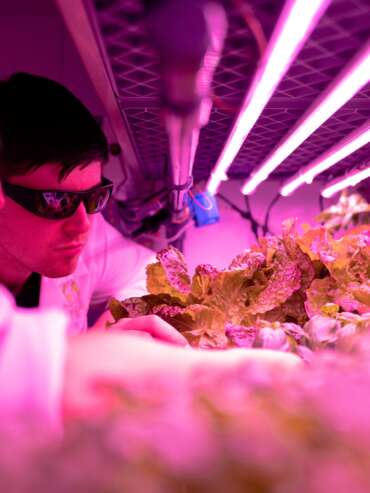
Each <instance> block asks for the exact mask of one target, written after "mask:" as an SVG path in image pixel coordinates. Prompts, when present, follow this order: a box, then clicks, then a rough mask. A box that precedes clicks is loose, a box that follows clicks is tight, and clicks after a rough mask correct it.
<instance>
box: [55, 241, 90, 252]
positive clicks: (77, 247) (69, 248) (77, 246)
mask: <svg viewBox="0 0 370 493" xmlns="http://www.w3.org/2000/svg"><path fill="white" fill-rule="evenodd" d="M84 246H85V244H84V243H70V244H68V245H63V246H59V247H58V248H56V250H57V251H59V252H64V253H79V252H80V251H81V250H82V249H83V248H84Z"/></svg>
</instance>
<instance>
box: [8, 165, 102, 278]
mask: <svg viewBox="0 0 370 493" xmlns="http://www.w3.org/2000/svg"><path fill="white" fill-rule="evenodd" d="M59 172H60V169H59V167H58V166H56V165H53V164H45V165H43V166H41V167H40V168H38V169H36V170H34V171H32V172H31V173H29V174H27V175H23V176H13V177H11V178H9V179H8V180H7V181H8V182H9V183H13V184H15V185H20V186H22V187H26V188H32V189H41V190H42V189H44V190H45V189H46V190H48V189H50V190H61V191H63V190H64V191H66V190H67V191H84V190H87V189H90V188H93V187H95V186H97V185H99V184H100V183H101V164H100V162H97V161H96V162H92V163H90V164H89V165H88V166H87V167H85V168H84V169H81V168H76V169H74V170H73V171H72V172H71V173H70V174H69V175H68V176H67V177H66V178H64V179H63V180H62V181H59ZM2 203H3V207H1V205H2ZM92 220H93V215H90V214H87V213H86V210H85V206H84V205H83V203H81V204H80V205H79V207H78V209H77V211H76V212H75V214H74V215H73V216H71V217H69V218H65V219H60V220H52V219H44V218H42V217H38V216H36V215H35V214H33V213H31V212H29V211H27V210H26V209H24V208H23V207H21V206H20V205H18V204H17V203H16V202H14V201H13V200H12V199H10V198H9V197H7V196H6V195H4V193H3V192H2V191H1V190H0V231H1V234H0V254H1V252H3V253H4V254H5V255H6V257H7V258H9V260H10V262H11V263H13V262H14V266H16V265H17V264H18V266H19V268H22V270H28V271H30V272H38V273H40V274H42V275H44V276H47V277H63V276H66V275H69V274H71V273H72V272H73V271H74V270H75V268H76V265H77V261H78V258H79V255H80V254H81V252H82V250H83V247H84V245H85V243H86V241H87V238H88V234H89V230H90V225H91V221H92Z"/></svg>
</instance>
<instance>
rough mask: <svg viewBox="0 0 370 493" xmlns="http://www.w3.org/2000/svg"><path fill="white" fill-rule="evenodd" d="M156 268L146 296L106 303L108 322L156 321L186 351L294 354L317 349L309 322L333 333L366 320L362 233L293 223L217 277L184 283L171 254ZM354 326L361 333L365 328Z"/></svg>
mask: <svg viewBox="0 0 370 493" xmlns="http://www.w3.org/2000/svg"><path fill="white" fill-rule="evenodd" d="M157 260H158V261H157V262H156V263H154V264H151V265H149V266H148V268H147V288H148V292H149V294H148V295H146V296H142V297H139V298H129V299H126V300H123V301H118V300H115V299H112V300H111V302H110V310H111V312H112V314H113V317H114V319H115V321H118V320H119V319H120V318H124V317H136V316H140V315H148V314H156V315H158V316H159V317H161V318H162V319H163V320H165V321H167V322H168V323H170V324H171V325H173V326H174V327H175V328H176V329H177V330H179V331H180V332H181V333H182V334H183V335H184V336H185V337H186V338H187V340H188V341H189V342H190V344H191V345H192V346H194V347H201V348H214V349H226V348H228V347H233V346H239V347H240V346H242V347H268V348H272V349H282V350H286V351H293V352H298V353H301V352H302V348H304V347H308V348H311V349H315V348H317V347H321V346H322V345H323V343H320V344H318V343H317V341H316V340H315V337H314V336H313V334H316V333H317V330H313V331H312V330H310V327H311V326H308V325H307V324H308V323H309V321H310V319H312V318H313V317H316V316H319V317H321V318H320V320H321V321H322V323H323V324H324V322H323V319H325V318H329V319H330V320H333V321H334V322H335V324H334V325H335V327H336V328H337V329H336V330H339V329H340V328H341V327H342V325H343V324H342V322H341V321H340V320H339V318H338V317H340V314H341V313H350V314H351V313H352V314H355V315H357V316H358V317H360V319H361V316H362V315H364V314H366V313H368V312H370V236H369V235H368V234H366V233H362V234H354V235H347V236H345V237H343V238H341V239H335V238H333V236H332V235H331V234H330V232H329V231H328V230H327V229H326V228H323V227H319V228H315V229H308V230H306V231H305V232H304V233H303V234H298V233H297V230H296V224H295V222H294V221H293V220H287V221H285V222H284V223H283V227H282V235H281V237H276V236H267V237H264V238H260V239H259V242H258V244H257V245H255V246H253V247H252V248H250V249H247V250H245V251H244V252H242V253H241V254H240V255H238V256H237V257H236V258H235V259H234V260H233V261H232V262H231V263H230V265H229V266H228V267H227V268H226V269H223V270H218V269H216V268H215V267H213V266H211V265H207V264H202V265H199V266H198V267H197V268H196V269H195V273H194V275H193V276H192V277H190V275H189V271H188V268H187V266H186V262H185V259H184V256H183V255H182V253H181V252H179V251H178V250H176V249H175V248H173V247H168V248H166V249H165V250H162V251H161V252H159V253H158V254H157ZM342 318H343V317H342ZM361 320H362V319H361ZM337 322H338V323H337ZM356 324H357V325H356V327H357V326H358V327H361V329H362V328H363V326H366V327H367V326H368V324H369V321H368V319H366V322H365V323H364V324H362V322H361V323H359V322H358V323H357V322H356ZM311 325H312V324H311ZM324 325H325V324H324ZM344 325H345V324H344Z"/></svg>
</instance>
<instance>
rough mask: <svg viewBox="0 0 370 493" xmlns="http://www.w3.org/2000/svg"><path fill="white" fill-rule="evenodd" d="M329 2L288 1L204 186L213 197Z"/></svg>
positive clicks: (312, 0) (315, 0)
mask: <svg viewBox="0 0 370 493" xmlns="http://www.w3.org/2000/svg"><path fill="white" fill-rule="evenodd" d="M330 1H331V0H310V1H309V2H308V1H307V0H288V1H287V2H286V4H285V6H284V9H283V12H282V14H281V15H280V17H279V20H278V22H277V25H276V28H275V30H274V32H273V34H272V36H271V40H270V42H269V44H268V46H267V49H266V52H265V54H264V57H263V59H262V61H261V63H260V65H259V68H258V69H257V71H256V73H255V76H254V78H253V81H252V83H251V86H250V89H249V91H248V92H247V95H246V97H245V99H244V102H243V104H242V108H241V111H240V113H239V115H238V118H237V120H236V122H235V125H234V127H233V128H232V130H231V132H230V135H229V137H228V139H227V141H226V144H225V146H224V148H223V150H222V152H221V154H220V157H219V159H218V161H217V163H216V166H215V169H214V171H213V173H212V175H211V177H210V179H209V181H208V183H207V190H208V192H210V193H212V194H215V193H216V192H217V188H218V186H219V184H220V182H221V181H222V180H226V179H227V177H226V171H227V170H228V168H229V167H230V165H231V163H232V162H233V160H234V158H235V156H236V155H237V153H238V152H239V150H240V148H241V146H242V145H243V142H244V140H245V139H246V137H247V135H248V134H249V132H250V131H251V129H252V128H253V126H254V124H255V123H256V121H257V119H258V118H259V116H260V115H261V113H262V111H263V109H264V107H265V106H266V104H267V103H268V101H269V99H270V98H271V96H272V94H273V93H274V91H275V89H276V87H277V86H278V84H279V83H280V81H281V79H282V78H283V77H284V75H285V73H286V71H287V70H288V68H289V67H290V65H291V64H292V62H293V61H294V59H295V58H296V56H297V54H298V52H299V51H300V49H301V48H302V47H303V44H304V42H305V40H306V39H307V38H308V36H309V35H310V33H311V31H312V30H313V28H314V27H315V25H316V24H317V22H318V20H319V19H320V17H321V15H322V14H323V13H324V11H325V9H326V8H327V7H328V5H329V3H330Z"/></svg>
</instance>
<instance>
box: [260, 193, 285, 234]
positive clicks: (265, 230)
mask: <svg viewBox="0 0 370 493" xmlns="http://www.w3.org/2000/svg"><path fill="white" fill-rule="evenodd" d="M280 198H281V195H280V193H277V194H276V195H275V197H274V198H273V199H272V200H271V202H270V204H269V206H268V207H267V210H266V213H265V220H264V222H263V226H262V233H263V234H264V235H265V234H266V233H271V231H270V228H269V221H270V213H271V210H272V208H273V207H274V205H275V204H276V203H277V202H278V200H279V199H280Z"/></svg>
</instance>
